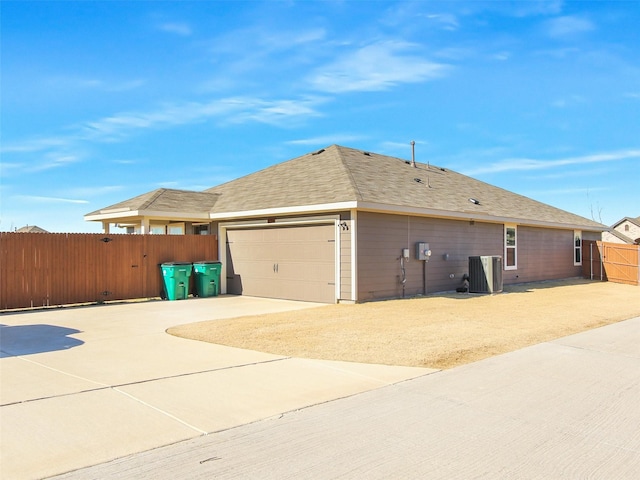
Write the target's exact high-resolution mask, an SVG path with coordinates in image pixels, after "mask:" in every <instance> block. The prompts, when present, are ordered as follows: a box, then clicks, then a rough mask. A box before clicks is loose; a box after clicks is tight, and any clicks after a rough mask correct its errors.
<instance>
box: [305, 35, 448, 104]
mask: <svg viewBox="0 0 640 480" xmlns="http://www.w3.org/2000/svg"><path fill="white" fill-rule="evenodd" d="M413 48H414V45H412V44H409V43H405V42H381V43H374V44H371V45H367V46H365V47H362V48H360V49H358V50H356V51H354V52H350V53H348V54H347V55H344V56H343V57H342V58H340V59H338V60H337V61H336V62H334V63H332V64H329V65H325V66H323V67H320V68H318V69H317V70H316V72H315V73H314V74H313V76H312V77H311V78H310V79H309V82H310V84H311V86H312V87H313V88H315V89H318V90H320V91H323V92H331V93H345V92H352V91H379V90H388V89H389V88H391V87H393V86H395V85H398V84H400V83H418V82H424V81H427V80H432V79H435V78H438V77H441V76H443V75H444V74H445V73H446V70H447V68H448V66H447V65H445V64H441V63H435V62H431V61H428V60H426V59H424V58H422V57H420V56H417V55H411V54H408V53H407V51H408V50H411V49H413Z"/></svg>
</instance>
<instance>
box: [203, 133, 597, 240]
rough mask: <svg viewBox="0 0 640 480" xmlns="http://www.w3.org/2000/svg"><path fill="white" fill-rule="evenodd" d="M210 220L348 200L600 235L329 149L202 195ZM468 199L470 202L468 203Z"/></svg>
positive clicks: (460, 178)
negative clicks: (212, 199)
mask: <svg viewBox="0 0 640 480" xmlns="http://www.w3.org/2000/svg"><path fill="white" fill-rule="evenodd" d="M206 191H207V192H211V193H217V194H219V195H220V198H219V199H218V201H217V202H216V204H215V206H214V207H213V209H212V210H211V212H212V214H213V215H212V217H213V218H223V217H224V216H225V215H228V214H237V213H239V212H243V211H254V212H255V211H260V210H269V209H271V210H273V209H284V208H286V207H294V206H300V205H331V204H334V205H335V204H343V203H352V204H353V206H354V208H361V209H367V208H369V209H380V208H382V209H383V210H384V209H389V208H387V207H392V208H391V210H394V211H402V212H405V211H406V212H407V213H416V214H419V213H424V214H431V215H440V216H453V217H461V218H475V219H486V220H491V219H493V220H495V219H496V218H497V219H504V220H513V221H520V222H526V223H531V224H547V225H557V226H567V225H572V226H575V227H576V228H585V229H595V230H605V229H606V227H605V226H604V225H602V224H600V223H597V222H594V221H592V220H588V219H586V218H584V217H580V216H578V215H575V214H572V213H569V212H566V211H564V210H560V209H558V208H555V207H552V206H550V205H547V204H544V203H541V202H538V201H535V200H532V199H530V198H527V197H524V196H521V195H517V194H515V193H512V192H509V191H507V190H504V189H502V188H498V187H495V186H492V185H489V184H487V183H484V182H481V181H479V180H476V179H473V178H471V177H468V176H465V175H462V174H459V173H456V172H454V171H452V170H448V169H442V168H440V167H436V166H433V165H427V164H423V163H417V164H416V167H415V168H414V167H413V166H411V164H410V162H407V161H405V160H401V159H398V158H395V157H389V156H386V155H379V154H376V153H369V152H362V151H360V150H355V149H352V148H346V147H340V146H337V145H332V146H330V147H327V148H326V149H323V150H320V151H318V152H314V153H310V154H306V155H303V156H301V157H298V158H295V159H293V160H289V161H287V162H284V163H280V164H277V165H274V166H272V167H269V168H266V169H264V170H261V171H259V172H256V173H253V174H251V175H247V176H245V177H242V178H239V179H237V180H233V181H231V182H228V183H225V184H222V185H219V186H217V187H213V188H210V189H208V190H206ZM470 199H475V200H477V201H478V203H477V204H476V203H472V202H471V201H470Z"/></svg>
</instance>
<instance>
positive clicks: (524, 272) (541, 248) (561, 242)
mask: <svg viewBox="0 0 640 480" xmlns="http://www.w3.org/2000/svg"><path fill="white" fill-rule="evenodd" d="M596 236H598V235H597V234H596ZM588 238H590V236H589V234H588V232H583V240H585V239H588ZM573 241H574V231H573V230H559V229H549V228H537V227H527V226H519V227H518V269H517V270H509V271H505V272H504V276H503V280H504V283H506V284H509V283H520V282H535V281H540V280H553V279H559V278H571V277H579V276H580V275H582V267H581V266H580V265H577V266H576V265H574V262H573V259H574V244H573Z"/></svg>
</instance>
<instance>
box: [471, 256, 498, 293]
mask: <svg viewBox="0 0 640 480" xmlns="http://www.w3.org/2000/svg"><path fill="white" fill-rule="evenodd" d="M501 291H502V257H490V256H480V257H469V293H499V292H501Z"/></svg>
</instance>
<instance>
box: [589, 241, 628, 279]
mask: <svg viewBox="0 0 640 480" xmlns="http://www.w3.org/2000/svg"><path fill="white" fill-rule="evenodd" d="M583 252H584V259H583V263H582V270H583V274H584V276H585V277H586V278H591V279H593V280H608V281H610V282H615V283H626V284H629V285H640V268H638V258H639V257H640V246H639V245H626V244H621V243H607V242H599V241H598V242H593V241H591V242H588V241H585V242H584V244H583Z"/></svg>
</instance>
